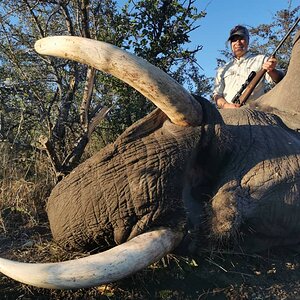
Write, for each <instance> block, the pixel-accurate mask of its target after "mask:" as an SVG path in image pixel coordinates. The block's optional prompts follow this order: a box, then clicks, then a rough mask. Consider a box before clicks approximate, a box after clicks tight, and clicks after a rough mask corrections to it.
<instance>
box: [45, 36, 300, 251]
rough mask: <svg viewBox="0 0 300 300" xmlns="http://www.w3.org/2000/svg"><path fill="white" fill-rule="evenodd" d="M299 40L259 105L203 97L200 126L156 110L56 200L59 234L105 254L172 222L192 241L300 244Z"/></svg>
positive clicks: (52, 210)
mask: <svg viewBox="0 0 300 300" xmlns="http://www.w3.org/2000/svg"><path fill="white" fill-rule="evenodd" d="M298 37H299V33H298V34H297V37H296V38H295V40H296V42H295V45H294V48H293V54H292V58H291V61H290V66H289V70H288V72H287V75H286V76H285V78H284V79H283V80H282V81H281V82H280V83H279V84H278V85H277V86H276V87H275V88H274V89H273V90H272V91H271V92H269V93H267V94H266V95H264V96H263V97H262V98H261V99H259V100H257V101H256V102H253V103H251V104H250V105H247V106H244V107H242V108H240V109H224V110H220V111H218V110H217V109H216V108H215V107H214V106H213V105H211V104H210V103H209V102H208V101H207V100H205V99H197V100H198V101H199V102H200V103H201V106H202V109H203V115H204V119H203V124H202V125H201V126H199V127H180V126H177V125H174V124H172V123H171V122H170V121H169V120H168V119H167V117H166V116H165V115H164V113H163V112H161V111H160V110H156V111H154V112H153V113H152V114H150V115H149V116H147V117H146V118H144V119H142V120H140V121H139V122H137V123H135V124H134V125H132V126H131V127H130V128H129V129H127V130H126V131H125V132H124V133H123V134H122V135H121V136H120V137H119V138H118V139H117V140H116V142H115V143H114V144H112V145H109V146H107V147H106V148H104V149H103V150H101V151H100V152H99V153H97V154H96V155H94V156H93V157H92V158H90V159H89V160H87V161H86V162H84V163H83V164H81V165H80V166H79V167H78V168H76V169H75V170H74V171H73V172H72V173H71V174H70V175H69V176H67V177H66V178H65V179H64V180H63V181H62V182H60V183H59V184H58V185H57V186H56V187H55V189H54V190H53V192H52V194H51V196H50V198H49V201H48V206H47V212H48V216H49V221H50V226H51V230H52V233H53V237H54V239H55V240H56V241H57V242H58V243H60V244H61V245H63V246H64V247H67V248H68V247H69V248H76V249H96V248H97V247H98V248H97V250H102V249H104V248H107V247H111V246H113V245H115V244H120V243H123V242H124V241H126V240H128V239H130V238H132V237H134V236H136V235H138V234H140V233H142V232H145V231H148V230H149V229H154V228H157V227H159V226H163V227H170V228H172V229H174V230H177V231H183V232H184V233H185V234H186V238H185V239H184V241H183V243H190V245H191V244H197V243H199V240H201V241H204V243H205V242H207V243H210V242H211V241H213V242H217V244H219V243H218V241H221V242H222V243H223V242H225V241H228V242H232V243H234V244H238V245H239V246H244V247H246V248H249V247H247V246H249V245H250V248H251V249H252V250H262V249H265V248H269V247H273V246H277V245H290V244H297V243H299V239H300V198H299V184H300V177H299V176H300V136H299V134H298V132H297V130H296V129H297V128H300V118H299V112H300V89H299V82H300V75H299V70H300V42H299V40H297V38H298ZM270 112H271V113H270ZM190 233H192V234H190ZM203 245H204V244H203Z"/></svg>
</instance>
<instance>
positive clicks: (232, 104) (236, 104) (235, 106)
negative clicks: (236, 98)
mask: <svg viewBox="0 0 300 300" xmlns="http://www.w3.org/2000/svg"><path fill="white" fill-rule="evenodd" d="M239 107H241V104H238V103H228V102H227V101H226V102H225V103H224V104H223V106H222V107H221V108H239Z"/></svg>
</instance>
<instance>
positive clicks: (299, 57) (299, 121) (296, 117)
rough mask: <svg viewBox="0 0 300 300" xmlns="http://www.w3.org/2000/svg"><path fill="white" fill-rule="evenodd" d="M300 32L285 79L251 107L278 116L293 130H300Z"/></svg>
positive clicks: (295, 41) (295, 39) (295, 40)
mask: <svg viewBox="0 0 300 300" xmlns="http://www.w3.org/2000/svg"><path fill="white" fill-rule="evenodd" d="M299 70H300V31H298V32H297V33H296V35H295V37H294V46H293V50H292V54H291V59H290V63H289V67H288V70H287V73H286V75H285V77H284V78H283V79H282V80H281V81H280V82H279V83H278V84H277V85H276V86H275V87H274V88H273V89H272V90H270V91H269V92H268V93H266V94H265V95H263V96H262V97H260V98H259V99H257V100H256V101H254V102H252V103H251V105H250V107H253V108H258V109H259V110H262V111H265V112H271V113H274V114H275V115H278V116H279V117H280V118H281V119H282V120H283V122H284V123H285V124H286V125H287V126H288V127H289V128H291V129H300V88H299V82H300V72H299Z"/></svg>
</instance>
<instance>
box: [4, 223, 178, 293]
mask: <svg viewBox="0 0 300 300" xmlns="http://www.w3.org/2000/svg"><path fill="white" fill-rule="evenodd" d="M181 238H182V235H181V234H180V233H176V232H174V231H172V230H171V229H158V230H155V231H151V232H147V233H144V234H141V235H139V236H137V237H135V238H133V239H131V240H130V241H128V242H126V243H124V244H121V245H119V246H116V247H114V248H112V249H110V250H107V251H105V252H102V253H98V254H95V255H90V256H87V257H84V258H79V259H75V260H69V261H65V262H59V263H20V262H16V261H12V260H8V259H4V258H0V272H1V273H3V274H5V275H7V276H8V277H11V278H13V279H15V280H17V281H20V282H22V283H25V284H29V285H33V286H36V287H42V288H49V289H79V288H87V287H91V286H97V285H100V284H104V283H109V282H114V281H116V280H119V279H122V278H124V277H126V276H128V275H131V274H133V273H135V272H137V271H139V270H141V269H143V268H145V267H147V266H149V265H150V264H151V263H154V262H155V261H157V260H159V259H160V258H162V257H163V256H165V255H166V254H167V253H169V252H170V251H171V250H172V249H174V247H176V245H177V244H178V242H179V241H180V240H181Z"/></svg>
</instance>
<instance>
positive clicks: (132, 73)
mask: <svg viewBox="0 0 300 300" xmlns="http://www.w3.org/2000/svg"><path fill="white" fill-rule="evenodd" d="M35 50H36V51H37V52H38V53H39V54H42V55H52V56H56V57H61V58H65V59H71V60H75V61H78V62H80V63H83V64H88V65H90V66H92V67H94V68H96V69H98V70H101V71H104V72H107V73H109V74H111V75H113V76H115V77H117V78H119V79H120V80H122V81H124V82H126V83H128V84H129V85H131V86H132V87H133V88H134V89H136V90H137V91H139V92H140V93H141V94H142V95H144V96H145V97H146V98H148V99H149V100H151V101H152V102H153V103H154V104H155V105H156V106H157V107H158V108H160V109H161V110H162V111H163V112H164V113H165V114H166V115H167V116H168V117H169V119H170V120H171V121H172V122H173V123H174V124H177V125H180V126H190V125H191V126H198V125H200V124H201V122H202V109H201V105H200V104H199V103H198V102H197V101H196V100H195V99H194V98H193V97H192V95H190V94H189V93H188V92H187V91H186V90H185V89H184V88H183V87H182V86H181V85H180V84H178V83H177V82H176V81H175V80H173V79H172V78H171V77H170V76H169V75H167V74H166V73H165V72H163V71H162V70H160V69H159V68H157V67H155V66H153V65H152V64H150V63H148V62H147V61H146V60H144V59H142V58H139V57H137V56H135V55H133V54H130V53H129V52H127V51H124V50H122V49H120V48H118V47H115V46H113V45H110V44H108V43H104V42H100V41H96V40H92V39H87V38H82V37H74V36H55V37H47V38H43V39H41V40H38V41H37V42H36V43H35Z"/></svg>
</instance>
